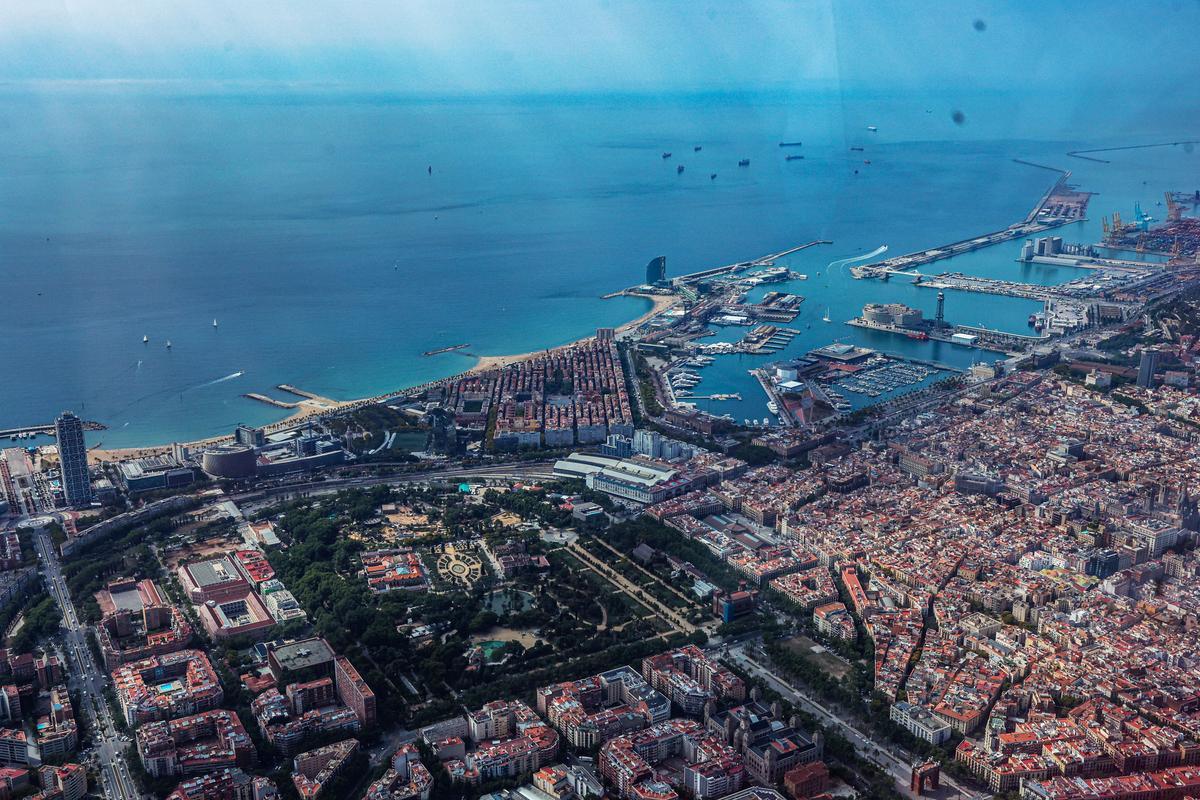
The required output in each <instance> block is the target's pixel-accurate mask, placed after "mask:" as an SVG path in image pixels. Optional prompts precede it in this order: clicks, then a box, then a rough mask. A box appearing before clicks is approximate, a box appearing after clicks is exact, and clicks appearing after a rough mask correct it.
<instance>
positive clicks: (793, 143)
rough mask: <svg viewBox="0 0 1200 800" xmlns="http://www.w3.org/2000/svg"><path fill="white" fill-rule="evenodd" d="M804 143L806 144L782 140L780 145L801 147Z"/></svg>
mask: <svg viewBox="0 0 1200 800" xmlns="http://www.w3.org/2000/svg"><path fill="white" fill-rule="evenodd" d="M802 144H804V143H803V142H780V143H779V146H780V147H799V146H800V145H802Z"/></svg>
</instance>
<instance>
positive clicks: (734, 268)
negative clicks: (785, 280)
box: [671, 239, 833, 284]
mask: <svg viewBox="0 0 1200 800" xmlns="http://www.w3.org/2000/svg"><path fill="white" fill-rule="evenodd" d="M819 244H833V242H832V241H830V240H828V239H816V240H814V241H811V242H805V243H804V244H800V245H796V246H795V247H791V248H788V249H787V250H781V251H779V252H778V253H771V254H770V255H766V256H762V257H761V258H756V259H754V260H753V261H739V262H738V263H736V264H726V265H725V266H723V267H713V268H711V269H702V270H700V271H699V272H690V273H688V274H687V275H680V276H679V277H678V278H672V279H671V283H673V284H681V283H693V282H695V281H699V280H703V279H704V278H712V277H714V276H716V275H724V274H726V273H730V272H741V271H743V270H747V269H753V268H754V267H765V266H768V265H770V264H771V263H772V262H773V261H775V259H777V258H783V257H784V256H790V255H791V254H792V253H798V252H800V251H801V250H807V249H808V248H810V247H816V246H817V245H819Z"/></svg>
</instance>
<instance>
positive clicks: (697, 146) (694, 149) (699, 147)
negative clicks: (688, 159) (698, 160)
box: [692, 145, 704, 153]
mask: <svg viewBox="0 0 1200 800" xmlns="http://www.w3.org/2000/svg"><path fill="white" fill-rule="evenodd" d="M703 149H704V148H702V147H701V146H700V145H696V146H695V147H693V148H692V152H693V153H699V152H700V151H701V150H703Z"/></svg>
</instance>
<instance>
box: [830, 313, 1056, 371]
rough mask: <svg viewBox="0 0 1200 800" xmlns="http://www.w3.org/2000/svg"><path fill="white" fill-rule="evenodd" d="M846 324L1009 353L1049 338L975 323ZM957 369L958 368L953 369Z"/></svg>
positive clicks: (935, 364)
mask: <svg viewBox="0 0 1200 800" xmlns="http://www.w3.org/2000/svg"><path fill="white" fill-rule="evenodd" d="M846 324H847V325H852V326H854V327H855V328H862V329H864V330H868V331H879V332H880V333H890V334H893V335H896V336H904V337H907V338H909V339H916V340H918V341H932V342H946V343H947V344H956V345H959V346H960V347H974V348H976V349H979V350H988V351H990V352H993V353H1004V354H1005V355H1010V354H1011V353H1013V352H1014V351H1018V350H1019V351H1021V352H1024V351H1025V350H1026V349H1028V348H1030V347H1033V346H1036V345H1039V344H1045V343H1046V342H1048V341H1049V340H1050V338H1049V337H1048V336H1028V335H1025V334H1020V333H1009V332H1008V331H1001V330H996V329H994V328H984V327H981V326H977V325H954V326H953V327H950V328H929V329H927V330H924V329H923V330H916V329H912V328H902V327H900V326H899V325H884V324H882V323H878V322H868V321H867V320H864V319H862V318H861V317H860V318H856V319H852V320H847V322H846ZM956 333H961V334H966V335H968V336H974V337H975V341H974V342H965V341H961V340H958V339H955V338H954V334H956ZM899 358H903V359H904V360H906V361H912V362H913V363H918V364H924V365H925V366H931V367H937V368H938V369H955V368H953V367H948V366H946V365H945V364H941V363H938V362H936V361H928V362H924V361H922V360H921V359H917V358H913V357H911V356H899ZM956 371H961V370H956Z"/></svg>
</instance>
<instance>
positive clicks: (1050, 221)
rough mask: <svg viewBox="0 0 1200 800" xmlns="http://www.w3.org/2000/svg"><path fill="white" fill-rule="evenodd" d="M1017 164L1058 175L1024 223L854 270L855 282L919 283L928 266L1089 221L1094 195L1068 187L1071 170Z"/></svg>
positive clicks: (1029, 162)
mask: <svg viewBox="0 0 1200 800" xmlns="http://www.w3.org/2000/svg"><path fill="white" fill-rule="evenodd" d="M1013 160H1014V161H1017V162H1018V163H1020V164H1025V165H1028V166H1031V167H1037V168H1039V169H1047V170H1052V171H1054V172H1057V173H1058V179H1057V180H1056V181H1055V182H1054V183H1053V184H1052V185H1051V186H1050V188H1049V189H1047V190H1046V192H1045V193H1044V194H1042V196H1041V197H1040V198H1038V202H1037V204H1036V205H1034V207H1033V208H1032V209H1031V210H1030V212H1029V213H1028V214H1027V215H1026V216H1025V219H1024V220H1023V221H1021V222H1017V223H1014V224H1012V225H1010V226H1008V227H1007V228H1005V229H1004V230H1001V231H993V232H991V233H985V234H983V235H982V236H975V237H972V238H970V239H962V240H959V241H957V242H951V243H950V244H945V245H941V246H940V247H934V248H931V249H929V250H922V251H920V252H917V253H908V254H906V255H902V256H895V257H893V258H887V259H884V260H883V261H876V262H874V263H871V264H863V265H861V266H858V267H853V268H851V270H850V274H851V275H853V276H854V277H855V278H883V279H884V280H887V279H888V278H889V277H891V276H892V275H906V276H911V277H913V278H917V279H919V278H920V277H922V276H921V275H920V273H919V272H916V268H917V267H920V266H923V265H925V264H932V263H933V262H935V261H941V260H942V259H946V258H953V257H954V256H958V255H962V254H963V253H969V252H971V251H973V250H979V249H982V248H984V247H991V246H992V245H995V244H1000V243H1002V242H1008V241H1012V240H1013V239H1021V238H1024V237H1028V236H1033V235H1035V234H1039V233H1044V232H1045V231H1048V230H1053V229H1055V228H1061V227H1063V226H1064V225H1069V224H1071V223H1072V222H1081V221H1083V220H1084V219H1086V217H1084V216H1083V214H1084V212H1085V211H1086V209H1087V200H1088V197H1090V195H1089V194H1088V193H1087V192H1078V191H1075V190H1074V189H1072V188H1071V187H1069V186H1068V185H1067V180H1068V179H1069V178H1070V177H1071V172H1070V171H1069V170H1059V169H1057V168H1055V167H1047V166H1046V165H1044V164H1035V163H1033V162H1031V161H1021V160H1020V159H1013ZM1052 212H1053V213H1052Z"/></svg>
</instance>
